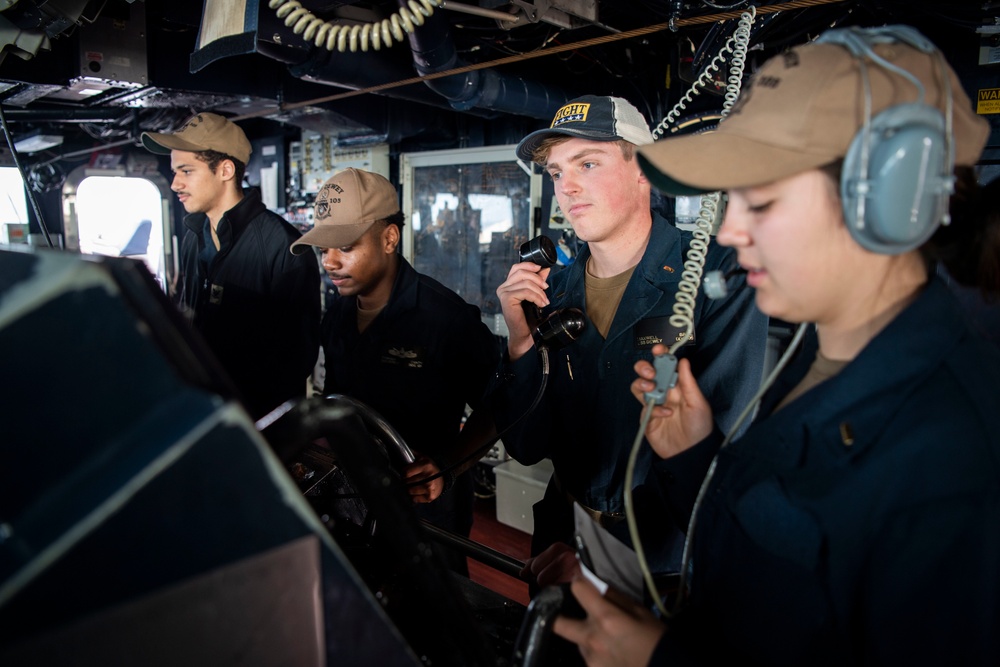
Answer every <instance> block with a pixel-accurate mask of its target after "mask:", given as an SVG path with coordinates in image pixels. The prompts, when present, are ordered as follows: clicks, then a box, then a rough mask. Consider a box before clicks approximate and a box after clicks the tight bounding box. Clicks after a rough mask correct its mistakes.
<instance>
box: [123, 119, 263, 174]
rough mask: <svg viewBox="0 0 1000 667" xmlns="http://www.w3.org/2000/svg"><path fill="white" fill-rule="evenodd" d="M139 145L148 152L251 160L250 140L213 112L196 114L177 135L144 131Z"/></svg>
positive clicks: (241, 131)
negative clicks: (211, 154) (206, 153)
mask: <svg viewBox="0 0 1000 667" xmlns="http://www.w3.org/2000/svg"><path fill="white" fill-rule="evenodd" d="M142 145H143V146H145V147H146V150H148V151H150V152H151V153H158V154H160V155H170V151H173V150H177V151H188V152H191V153H201V152H204V151H218V152H219V153H225V154H226V155H229V156H231V157H234V158H236V159H237V160H239V161H240V162H242V163H243V164H244V165H246V163H247V162H249V160H250V152H251V148H250V141H249V140H248V139H247V135H246V134H244V133H243V130H241V129H240V127H239V126H238V125H236V124H235V123H233V122H231V121H229V120H228V119H226V118H223V117H222V116H220V115H218V114H214V113H199V114H196V115H195V116H193V117H192V118H191V119H190V120H188V121H187V122H186V123H184V127H182V128H181V129H180V130H178V131H177V132H173V133H170V134H161V133H159V132H143V133H142Z"/></svg>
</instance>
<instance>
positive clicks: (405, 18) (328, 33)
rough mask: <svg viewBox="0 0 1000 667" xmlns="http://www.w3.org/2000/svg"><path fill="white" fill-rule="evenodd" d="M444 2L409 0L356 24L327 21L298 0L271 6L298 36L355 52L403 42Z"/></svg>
mask: <svg viewBox="0 0 1000 667" xmlns="http://www.w3.org/2000/svg"><path fill="white" fill-rule="evenodd" d="M442 4H443V0H409V2H408V3H407V5H408V6H404V7H400V8H399V11H398V12H396V13H394V14H393V15H392V16H390V17H389V18H387V19H383V20H382V21H376V22H374V23H366V24H364V25H352V26H348V25H338V24H334V23H330V22H329V21H324V20H323V19H321V18H319V17H317V16H316V15H315V14H313V13H312V12H310V11H309V10H308V9H306V8H305V7H303V6H302V3H300V2H298V1H297V0H270V2H268V3H267V6H268V7H270V8H271V9H276V10H277V11H276V12H275V13H276V14H277V15H278V18H279V19H284V20H285V25H286V26H287V27H289V28H292V32H294V33H295V34H296V35H299V34H301V35H302V39H304V40H306V41H307V42H313V43H314V44H315V45H316V46H317V47H319V48H325V49H326V50H327V51H333V50H334V49H337V50H338V51H340V52H341V53H343V52H345V51H346V50H347V49H348V48H349V49H350V50H351V51H352V52H355V51H357V50H358V47H359V46H360V48H361V50H362V51H367V50H368V47H369V46H371V48H373V49H374V50H376V51H378V50H379V49H381V48H382V47H383V46H385V47H386V48H388V47H390V46H392V45H393V39H395V40H396V41H397V42H402V41H403V40H405V39H406V33H411V32H413V30H414V26H421V25H423V24H424V17H425V16H430V15H431V14H433V13H434V8H435V7H440V6H441V5H442Z"/></svg>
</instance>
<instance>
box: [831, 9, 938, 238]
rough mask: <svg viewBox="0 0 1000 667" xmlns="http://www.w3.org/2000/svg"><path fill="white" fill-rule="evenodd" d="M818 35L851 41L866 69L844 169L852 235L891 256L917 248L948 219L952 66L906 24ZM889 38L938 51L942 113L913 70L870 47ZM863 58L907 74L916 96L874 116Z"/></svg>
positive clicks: (842, 188) (843, 184)
mask: <svg viewBox="0 0 1000 667" xmlns="http://www.w3.org/2000/svg"><path fill="white" fill-rule="evenodd" d="M816 41H817V42H822V43H828V44H836V45H839V46H842V47H844V48H846V49H847V50H848V51H850V52H851V54H852V55H853V56H854V57H855V58H857V59H858V62H859V64H860V68H861V79H862V84H863V86H864V91H863V92H864V105H865V109H864V118H865V121H864V125H863V126H862V127H861V129H860V130H858V132H857V134H855V136H854V139H853V140H852V142H851V146H850V148H849V149H848V151H847V155H846V156H845V157H844V165H843V169H842V170H841V176H840V197H841V202H842V204H843V210H844V221H845V222H846V223H847V227H848V229H849V230H850V232H851V236H852V237H853V238H854V240H855V241H857V242H858V243H859V244H860V245H861V246H862V247H863V248H865V249H867V250H870V251H872V252H877V253H881V254H886V255H897V254H900V253H903V252H907V251H910V250H913V249H914V248H918V247H919V246H921V245H922V244H923V243H924V242H925V241H927V239H929V238H930V237H931V236H932V235H933V234H934V232H935V231H936V230H937V228H938V226H939V225H942V224H945V225H946V224H948V223H949V222H950V218H949V215H948V201H949V198H950V196H951V194H952V192H954V189H955V179H954V164H955V155H954V139H953V134H952V94H951V86H950V84H951V80H950V78H949V76H948V68H947V65H946V64H945V63H944V59H943V57H942V56H941V54H940V52H939V51H938V50H937V49H936V48H935V47H934V44H932V43H931V42H930V41H929V40H928V39H927V38H926V37H924V36H923V35H922V34H920V33H919V32H917V31H916V30H914V29H913V28H911V27H909V26H886V27H881V28H839V29H836V30H828V31H826V32H825V33H823V34H822V35H820V37H819V38H817V40H816ZM892 42H902V43H905V44H908V45H910V46H912V47H914V48H916V49H918V50H920V51H922V52H924V53H928V54H933V56H934V57H935V59H936V61H937V63H938V66H939V67H940V69H941V72H942V78H943V81H944V85H945V92H946V100H945V113H944V114H942V113H941V112H940V111H939V110H938V109H936V108H935V107H932V106H930V105H928V104H925V103H924V98H925V93H926V91H925V89H924V86H923V84H922V83H920V81H919V80H918V79H917V78H916V77H915V76H913V74H911V73H910V72H907V71H906V70H904V69H902V68H901V67H898V66H897V65H894V64H893V63H890V62H889V61H887V60H885V59H884V58H882V57H881V56H879V55H877V54H876V53H875V52H874V50H873V47H874V46H875V45H876V44H882V43H892ZM866 58H868V59H870V60H871V61H872V62H874V63H876V64H878V65H879V66H881V67H883V68H885V69H888V70H890V71H892V72H895V73H897V74H899V75H900V76H903V77H904V78H906V79H907V80H909V81H910V82H911V83H912V84H913V85H914V86H915V87H916V88H917V90H918V91H919V94H920V95H919V100H918V101H917V102H912V103H907V104H897V105H895V106H891V107H889V108H888V109H885V110H883V111H881V112H880V113H878V114H876V115H875V117H874V118H873V117H872V115H871V105H872V93H871V84H870V81H869V78H868V65H867V63H866V61H865V59H866Z"/></svg>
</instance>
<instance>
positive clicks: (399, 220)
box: [383, 211, 406, 232]
mask: <svg viewBox="0 0 1000 667" xmlns="http://www.w3.org/2000/svg"><path fill="white" fill-rule="evenodd" d="M383 222H385V224H387V225H396V226H397V227H399V231H400V232H402V231H403V225H404V224H406V216H404V215H403V212H402V211H396V212H395V213H393V214H392V215H390V216H389V217H388V218H386V219H385V220H384V221H383Z"/></svg>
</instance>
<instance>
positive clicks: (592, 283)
mask: <svg viewBox="0 0 1000 667" xmlns="http://www.w3.org/2000/svg"><path fill="white" fill-rule="evenodd" d="M634 271H635V267H634V266H633V267H632V268H630V269H627V270H625V271H623V272H622V273H619V274H618V275H617V276H611V277H610V278H598V277H596V276H594V275H591V273H590V262H589V260H588V262H587V270H586V271H585V272H584V274H585V277H584V286H585V288H586V302H587V317H589V318H590V321H591V322H593V323H594V327H595V328H596V329H597V331H598V333H600V334H601V338H607V337H608V331H610V330H611V323H612V322H613V321H614V319H615V313H617V312H618V304H620V303H621V301H622V296H623V295H624V294H625V287H627V286H628V281H629V279H630V278H631V277H632V273H633V272H634Z"/></svg>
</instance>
